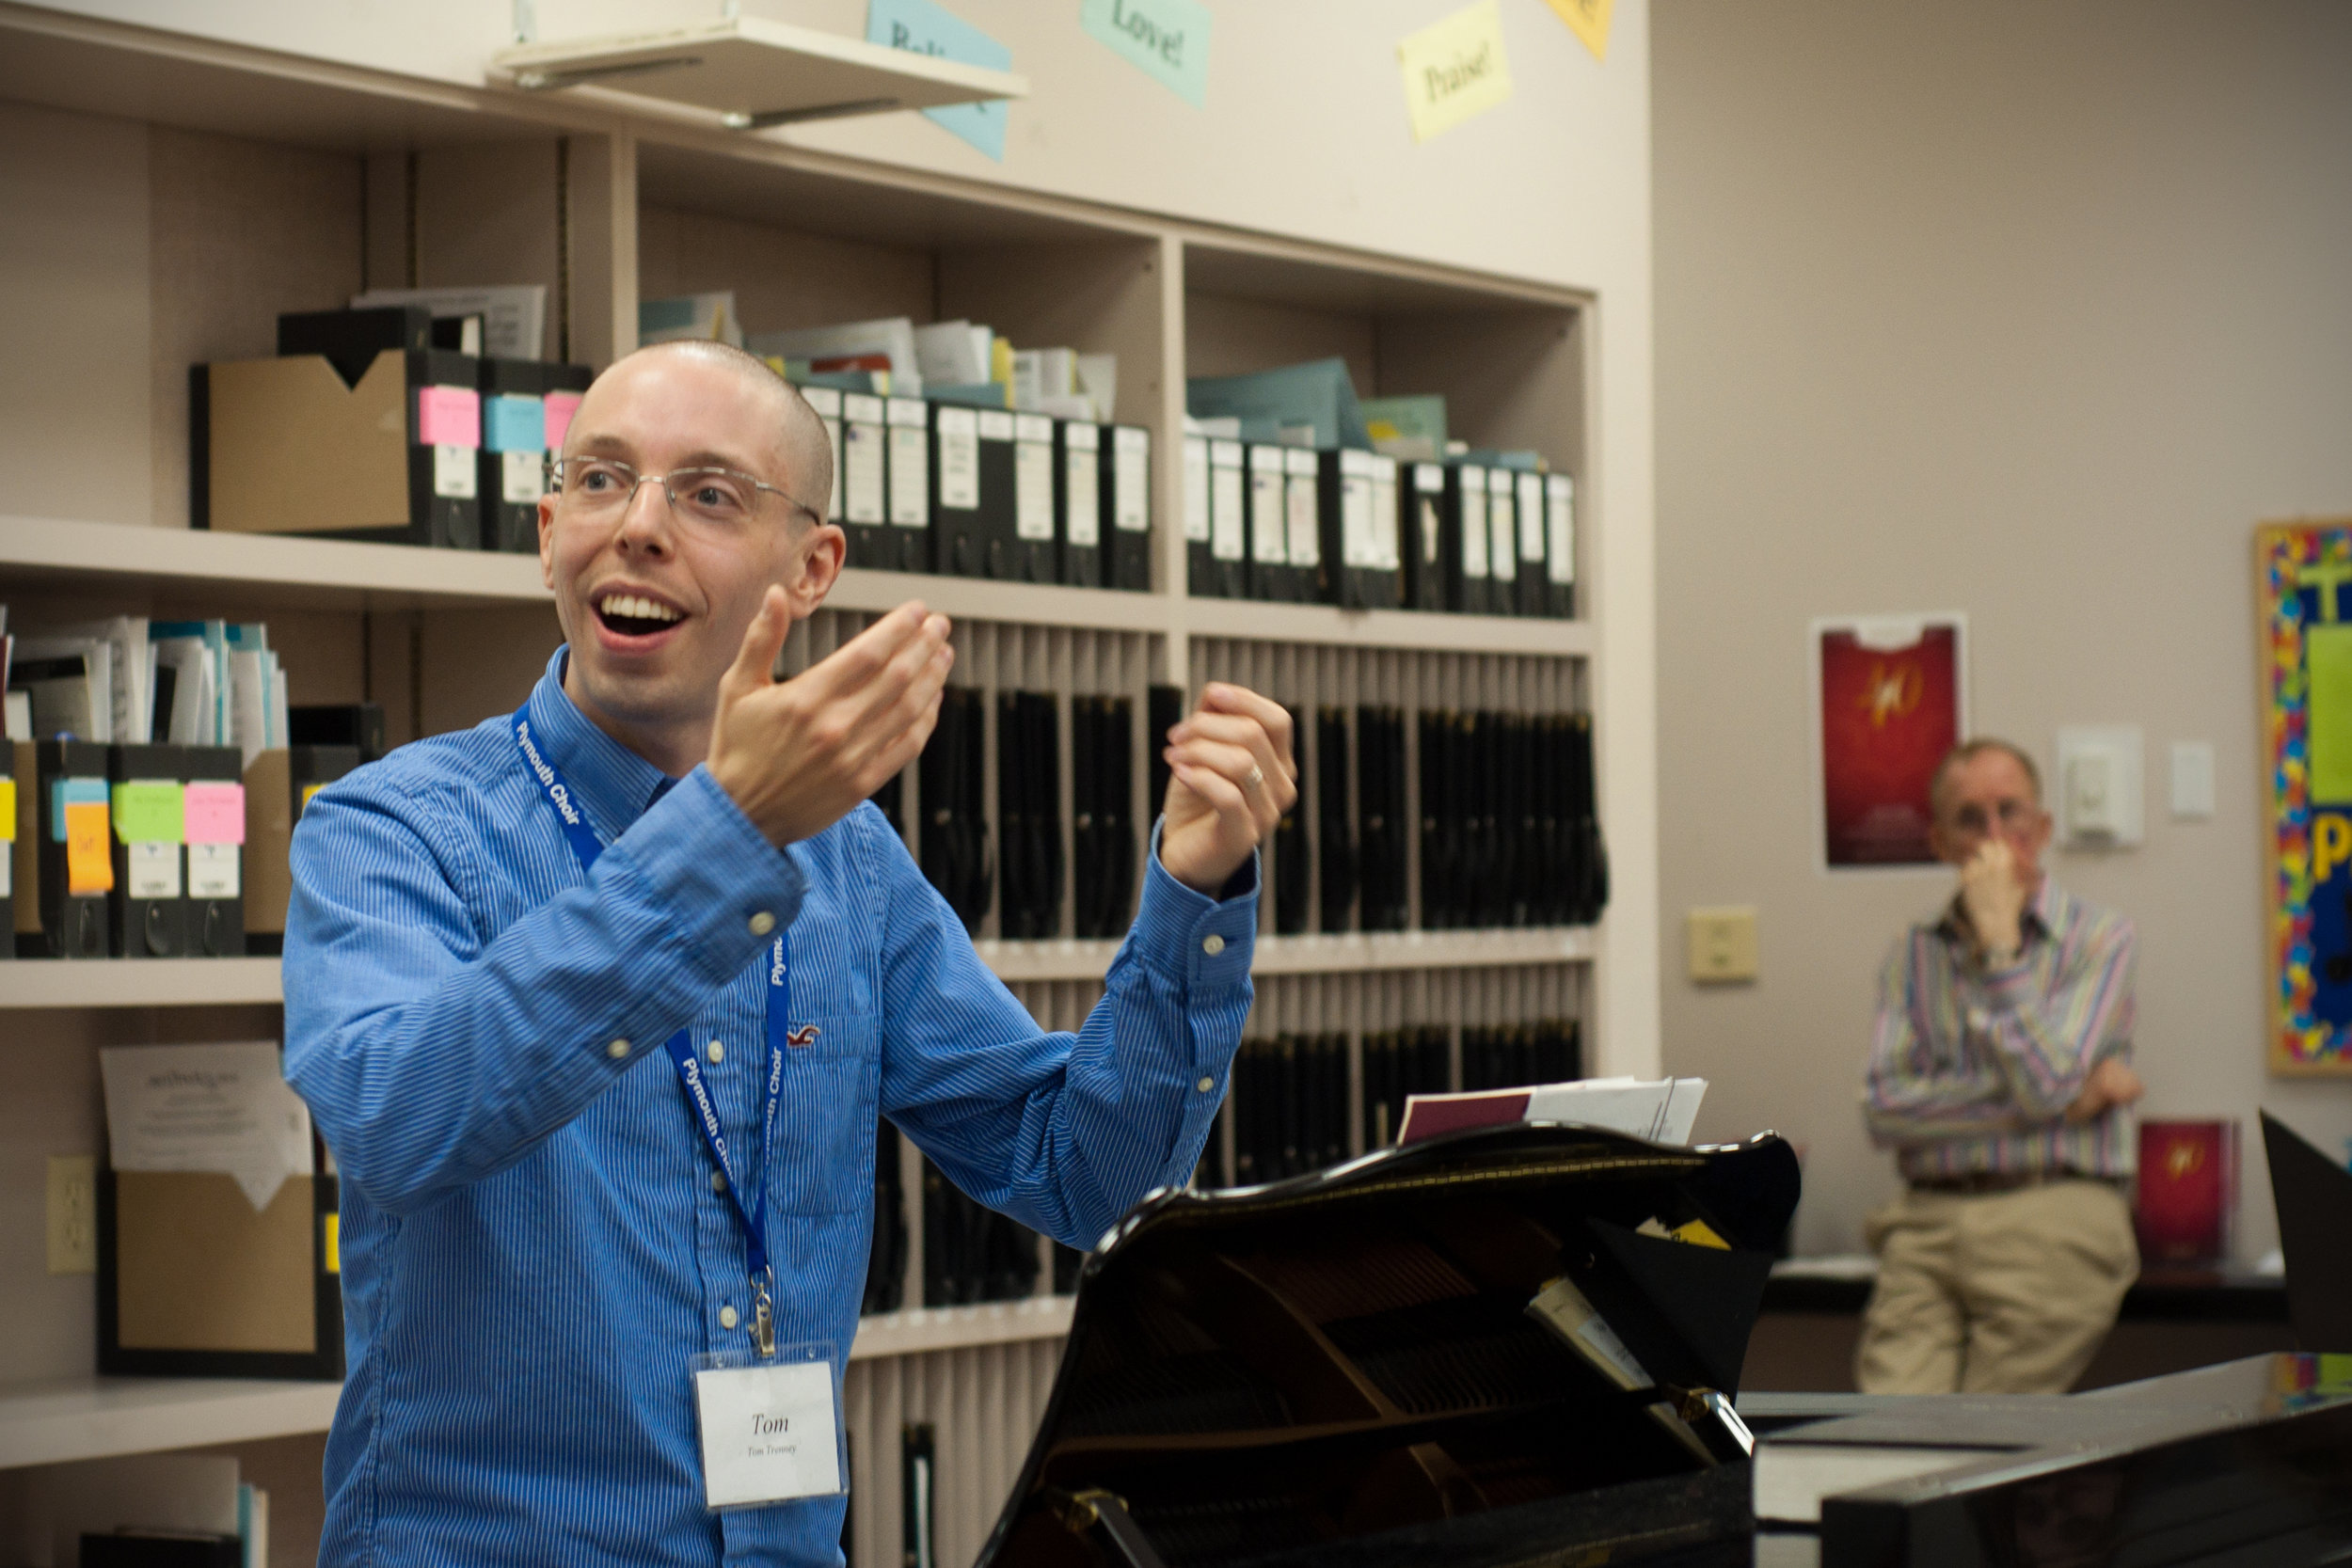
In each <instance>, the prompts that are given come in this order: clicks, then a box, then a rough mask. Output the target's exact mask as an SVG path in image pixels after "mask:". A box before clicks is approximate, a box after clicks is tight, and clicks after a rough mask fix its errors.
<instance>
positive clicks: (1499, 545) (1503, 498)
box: [1486, 480, 1519, 582]
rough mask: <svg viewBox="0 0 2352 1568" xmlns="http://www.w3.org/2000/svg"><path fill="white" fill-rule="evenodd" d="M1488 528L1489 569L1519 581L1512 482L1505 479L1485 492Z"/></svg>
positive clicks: (1502, 579)
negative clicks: (1489, 540)
mask: <svg viewBox="0 0 2352 1568" xmlns="http://www.w3.org/2000/svg"><path fill="white" fill-rule="evenodd" d="M1486 531H1487V533H1488V534H1489V535H1490V536H1491V540H1492V542H1491V543H1490V544H1489V546H1487V551H1486V569H1487V571H1488V572H1490V573H1491V574H1493V576H1494V578H1495V580H1496V581H1498V582H1516V581H1518V575H1519V550H1518V540H1517V539H1516V538H1515V537H1514V535H1515V534H1516V533H1517V532H1518V525H1517V521H1516V519H1515V518H1514V517H1513V515H1512V507H1511V483H1510V481H1508V480H1504V481H1502V482H1501V483H1497V484H1495V485H1493V486H1492V487H1491V488H1490V489H1488V491H1487V492H1486Z"/></svg>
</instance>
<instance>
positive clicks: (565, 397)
mask: <svg viewBox="0 0 2352 1568" xmlns="http://www.w3.org/2000/svg"><path fill="white" fill-rule="evenodd" d="M579 412H580V394H579V393H578V392H549V393H548V395H547V414H548V451H563V450H564V433H565V432H566V431H568V430H570V429H571V428H572V416H573V415H574V414H577V413H579Z"/></svg>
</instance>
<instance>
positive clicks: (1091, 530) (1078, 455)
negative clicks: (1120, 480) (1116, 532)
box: [1062, 447, 1103, 549]
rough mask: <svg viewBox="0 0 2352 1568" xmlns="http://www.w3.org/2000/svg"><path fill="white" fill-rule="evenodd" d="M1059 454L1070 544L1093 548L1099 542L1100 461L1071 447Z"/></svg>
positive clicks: (1100, 502)
mask: <svg viewBox="0 0 2352 1568" xmlns="http://www.w3.org/2000/svg"><path fill="white" fill-rule="evenodd" d="M1062 455H1063V458H1064V460H1065V462H1066V464H1067V466H1068V471H1067V473H1066V474H1065V475H1064V476H1063V478H1064V481H1065V483H1067V485H1068V490H1067V491H1066V494H1067V496H1068V498H1069V501H1070V516H1069V518H1068V523H1069V535H1070V542H1071V543H1072V544H1073V545H1075V546H1078V547H1079V548H1080V549H1089V548H1093V547H1094V546H1099V545H1100V544H1101V543H1102V542H1103V526H1102V510H1103V506H1102V500H1103V488H1102V483H1103V476H1102V474H1101V472H1100V470H1099V464H1100V462H1101V459H1100V458H1099V457H1098V455H1097V454H1096V453H1094V452H1091V451H1086V450H1085V449H1083V448H1079V447H1073V448H1072V449H1071V450H1070V451H1067V452H1065V453H1063V454H1062Z"/></svg>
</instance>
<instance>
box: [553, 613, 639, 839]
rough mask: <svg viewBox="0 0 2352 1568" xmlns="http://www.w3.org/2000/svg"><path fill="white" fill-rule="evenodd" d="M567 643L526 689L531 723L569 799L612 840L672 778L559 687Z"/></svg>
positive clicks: (568, 649)
mask: <svg viewBox="0 0 2352 1568" xmlns="http://www.w3.org/2000/svg"><path fill="white" fill-rule="evenodd" d="M570 651H571V650H570V647H569V645H568V644H566V645H564V646H562V647H559V648H557V649H556V650H555V653H554V655H553V657H550V658H549V659H548V668H547V673H545V674H543V675H541V676H540V677H539V684H538V685H537V686H535V687H533V688H532V691H531V702H530V710H531V728H532V733H533V734H534V735H536V736H538V737H539V742H540V744H541V745H542V746H543V747H544V748H545V749H546V752H547V757H548V761H549V762H551V763H553V764H555V767H556V768H557V770H558V771H559V772H561V773H562V774H563V775H564V783H565V784H567V785H569V786H570V788H571V792H572V798H573V799H574V800H578V801H580V804H581V805H583V806H585V807H587V809H588V816H589V819H590V821H591V822H592V823H593V824H594V825H595V827H596V831H597V832H598V833H600V834H601V835H602V836H603V838H604V841H605V842H606V843H607V844H610V843H612V841H613V840H614V839H616V838H618V837H620V836H621V834H623V833H624V832H628V829H629V826H630V825H631V824H632V823H634V822H635V821H636V820H637V819H638V818H639V817H640V816H644V814H645V811H646V808H647V807H649V806H651V805H652V804H653V803H654V802H655V801H656V800H660V798H661V797H662V795H663V794H665V793H666V792H667V791H668V789H669V787H670V785H671V784H674V783H675V780H673V779H672V778H670V776H669V775H668V774H666V773H664V772H662V771H661V769H660V768H656V767H655V766H654V765H653V764H652V763H650V762H647V761H646V760H645V759H644V757H641V756H639V755H638V754H637V753H636V752H632V751H630V750H629V749H628V747H626V746H624V745H622V744H621V743H620V742H619V741H617V740H615V739H613V738H612V736H609V735H607V734H605V733H604V732H603V731H602V730H600V729H598V728H596V724H595V723H594V722H593V721H591V720H590V719H589V717H588V716H587V715H586V714H584V713H582V712H580V708H579V706H578V705H576V704H574V703H573V701H572V699H571V695H570V693H568V692H566V691H565V690H564V657H565V656H566V655H567V654H569V653H570Z"/></svg>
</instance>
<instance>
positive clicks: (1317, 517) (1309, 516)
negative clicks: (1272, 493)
mask: <svg viewBox="0 0 2352 1568" xmlns="http://www.w3.org/2000/svg"><path fill="white" fill-rule="evenodd" d="M1315 488H1316V484H1315V480H1314V478H1313V476H1312V475H1308V476H1306V477H1304V478H1302V477H1300V476H1299V475H1297V474H1293V475H1291V481H1290V512H1291V564H1292V565H1294V566H1320V565H1322V564H1323V514H1322V510H1321V508H1320V507H1319V506H1318V505H1317V503H1316V497H1315Z"/></svg>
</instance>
